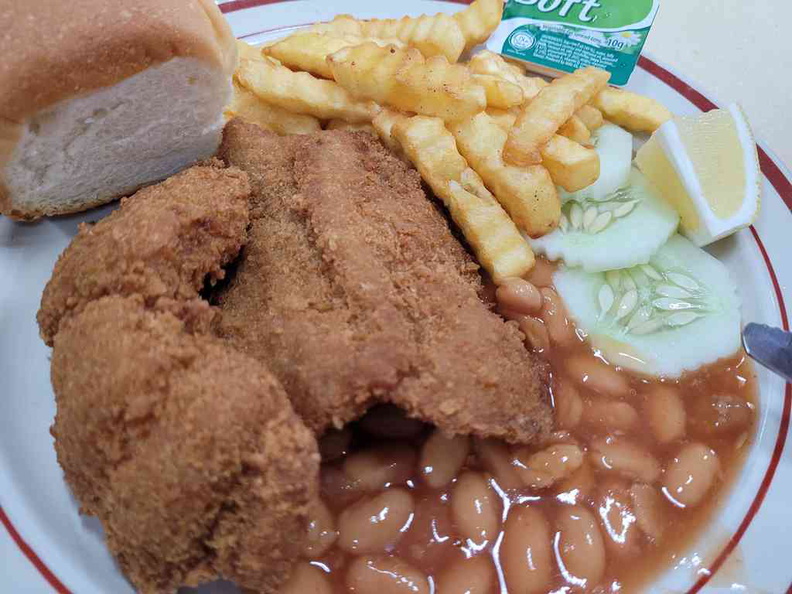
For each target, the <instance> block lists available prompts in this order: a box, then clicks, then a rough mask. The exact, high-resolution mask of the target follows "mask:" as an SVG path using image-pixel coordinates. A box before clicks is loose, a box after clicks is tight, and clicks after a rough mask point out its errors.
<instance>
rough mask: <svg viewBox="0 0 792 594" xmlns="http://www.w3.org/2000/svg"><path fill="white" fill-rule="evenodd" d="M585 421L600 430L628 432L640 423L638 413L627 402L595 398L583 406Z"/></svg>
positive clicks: (589, 425) (588, 425)
mask: <svg viewBox="0 0 792 594" xmlns="http://www.w3.org/2000/svg"><path fill="white" fill-rule="evenodd" d="M583 423H584V424H585V425H586V426H587V427H590V428H593V429H596V430H598V431H600V432H603V431H605V432H608V433H627V432H629V431H630V430H631V429H633V428H634V427H635V426H636V425H637V424H638V413H637V412H636V410H635V409H634V408H633V407H632V405H630V404H627V403H626V402H619V401H618V400H601V399H594V400H590V401H588V402H586V404H585V406H584V407H583Z"/></svg>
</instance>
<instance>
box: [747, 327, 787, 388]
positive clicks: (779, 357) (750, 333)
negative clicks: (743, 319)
mask: <svg viewBox="0 0 792 594" xmlns="http://www.w3.org/2000/svg"><path fill="white" fill-rule="evenodd" d="M742 340H743V346H744V347H745V352H746V353H748V356H749V357H751V358H752V359H753V360H755V361H756V362H757V363H759V364H761V365H763V366H764V367H767V368H768V369H769V370H771V371H774V372H776V373H777V374H778V375H780V376H781V377H783V378H784V379H786V381H788V382H792V332H785V331H784V330H781V328H773V327H772V326H766V325H764V324H753V323H751V324H747V325H746V326H745V328H743V332H742Z"/></svg>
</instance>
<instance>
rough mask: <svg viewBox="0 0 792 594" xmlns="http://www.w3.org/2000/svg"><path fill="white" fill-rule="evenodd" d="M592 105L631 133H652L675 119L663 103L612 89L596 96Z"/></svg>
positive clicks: (607, 89) (609, 88)
mask: <svg viewBox="0 0 792 594" xmlns="http://www.w3.org/2000/svg"><path fill="white" fill-rule="evenodd" d="M592 105H593V106H594V107H596V108H597V109H599V110H600V111H601V112H602V115H603V116H604V117H605V119H606V120H610V121H611V122H613V123H614V124H617V125H619V126H623V127H624V128H627V129H628V130H630V131H631V132H648V133H652V132H654V131H655V130H657V129H658V128H659V127H660V126H661V125H663V124H664V123H666V122H667V121H668V120H670V119H671V118H672V117H673V114H672V113H671V112H670V111H668V109H667V108H666V107H665V106H664V105H663V104H662V103H660V102H659V101H656V100H654V99H652V98H651V97H646V96H644V95H639V94H638V93H633V92H632V91H625V90H624V89H614V88H612V87H608V88H606V89H604V90H603V91H602V92H600V93H599V94H598V95H596V96H595V97H594V100H593V101H592Z"/></svg>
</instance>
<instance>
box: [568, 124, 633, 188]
mask: <svg viewBox="0 0 792 594" xmlns="http://www.w3.org/2000/svg"><path fill="white" fill-rule="evenodd" d="M591 143H592V144H593V145H594V148H595V149H596V151H597V154H598V155H599V159H600V176H599V178H598V179H597V181H595V182H594V183H593V184H591V185H590V186H588V187H587V188H583V189H582V190H578V191H577V192H572V193H570V192H566V191H564V190H563V189H562V190H561V191H560V196H561V200H562V201H565V200H577V201H582V200H595V201H598V200H604V199H605V198H606V197H608V196H610V195H611V194H613V193H614V192H615V191H616V190H619V189H621V188H623V187H624V186H626V185H627V183H628V181H629V177H630V169H632V159H633V136H632V134H630V133H629V132H627V131H625V130H622V129H621V128H619V127H618V126H617V125H615V124H611V123H605V124H603V125H602V126H600V128H598V129H597V130H596V131H595V132H594V133H593V134H592V135H591Z"/></svg>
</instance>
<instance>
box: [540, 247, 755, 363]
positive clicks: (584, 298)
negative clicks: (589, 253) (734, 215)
mask: <svg viewBox="0 0 792 594" xmlns="http://www.w3.org/2000/svg"><path fill="white" fill-rule="evenodd" d="M649 263H650V264H651V265H652V266H653V267H654V268H655V269H657V270H660V271H673V272H679V273H682V274H685V275H686V276H688V277H691V278H693V279H695V280H696V281H697V282H698V283H699V284H700V286H701V287H703V288H704V289H705V290H704V293H705V296H704V297H703V298H702V299H701V302H702V303H703V304H704V307H705V309H706V315H705V316H704V317H701V318H699V319H697V320H695V321H693V322H691V323H689V324H688V325H685V326H682V327H677V328H662V329H660V330H659V331H657V332H656V333H653V334H646V335H636V334H634V333H631V332H628V331H627V330H626V329H625V327H624V326H623V325H622V324H620V323H618V322H615V321H613V319H612V316H606V317H601V315H600V306H599V292H600V288H601V287H602V285H603V284H606V283H607V281H606V276H605V274H604V273H587V272H584V271H583V270H580V269H575V268H566V267H563V268H560V269H559V270H558V271H557V272H556V274H555V275H554V279H553V280H554V284H555V286H556V289H557V290H558V292H559V294H560V295H561V297H562V298H563V299H564V301H565V303H566V307H567V309H568V311H569V314H570V316H571V317H572V319H573V320H574V321H575V323H576V324H577V325H578V327H579V328H580V329H581V330H582V331H583V332H585V333H586V334H587V335H588V338H589V340H590V342H591V344H592V346H593V347H594V348H595V349H598V350H600V351H601V352H602V355H603V356H604V357H605V359H607V360H608V361H609V362H611V363H613V364H615V365H620V366H622V367H626V368H628V369H632V370H634V371H637V372H639V373H642V374H646V375H652V376H662V377H669V378H676V377H679V376H680V375H681V374H682V373H684V372H686V371H692V370H694V369H697V368H699V367H701V366H702V365H706V364H708V363H713V362H715V361H717V360H718V359H721V358H723V357H728V356H730V355H732V354H734V353H735V352H737V351H738V350H739V348H740V327H741V323H740V299H739V297H738V294H737V287H736V285H735V283H734V281H733V280H732V278H731V276H730V274H729V271H728V270H727V269H726V267H725V266H724V265H723V264H722V263H721V262H720V261H718V260H717V259H715V258H713V257H712V256H710V255H709V254H708V253H706V252H705V251H703V250H702V249H700V248H698V247H696V246H695V245H694V244H693V243H691V242H690V241H689V240H687V239H685V238H684V237H682V236H680V235H674V236H672V237H671V239H670V240H669V241H668V243H667V244H666V245H664V246H663V247H662V248H661V249H660V250H659V251H658V252H657V254H655V255H654V256H653V257H652V258H651V260H650V262H649ZM636 276H639V275H638V274H636ZM644 276H645V275H644ZM646 278H647V279H648V277H646ZM644 290H646V289H644Z"/></svg>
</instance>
